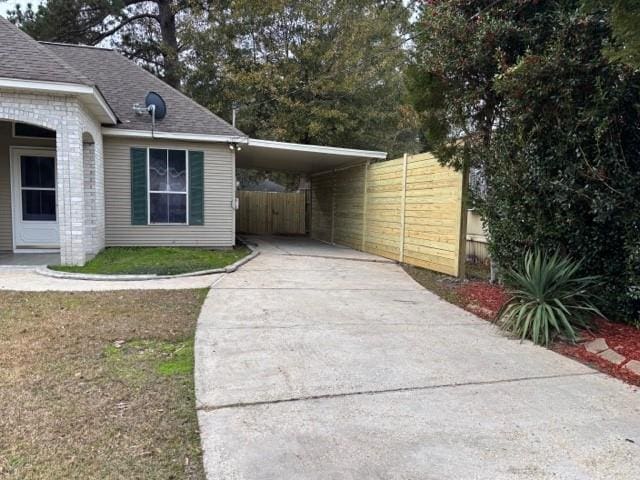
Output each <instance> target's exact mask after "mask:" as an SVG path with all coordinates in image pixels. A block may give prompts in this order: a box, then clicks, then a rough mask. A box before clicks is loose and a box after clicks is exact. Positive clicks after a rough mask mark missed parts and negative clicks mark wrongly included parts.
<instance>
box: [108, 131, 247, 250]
mask: <svg viewBox="0 0 640 480" xmlns="http://www.w3.org/2000/svg"><path fill="white" fill-rule="evenodd" d="M131 147H142V148H146V147H153V148H169V149H183V150H198V151H202V152H204V225H131V173H130V169H131V160H130V158H129V152H130V148H131ZM234 155H235V154H234V152H233V151H231V150H230V149H229V147H228V145H227V144H217V143H194V142H172V141H164V140H156V141H146V140H137V139H127V138H114V137H104V187H105V215H106V218H105V220H106V222H105V223H106V245H107V246H170V245H177V246H203V247H230V246H232V245H234V243H235V210H234V208H233V202H234V198H235V170H234V167H235V156H234Z"/></svg>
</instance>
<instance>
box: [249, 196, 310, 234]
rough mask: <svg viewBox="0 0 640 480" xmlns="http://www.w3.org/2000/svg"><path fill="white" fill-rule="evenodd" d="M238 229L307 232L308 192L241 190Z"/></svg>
mask: <svg viewBox="0 0 640 480" xmlns="http://www.w3.org/2000/svg"><path fill="white" fill-rule="evenodd" d="M237 194H238V200H239V202H240V205H239V208H238V211H237V212H236V231H237V232H238V233H254V234H300V235H304V234H305V233H306V226H305V194H304V193H280V192H249V191H242V190H241V191H239V192H237Z"/></svg>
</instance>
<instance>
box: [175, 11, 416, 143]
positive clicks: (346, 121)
mask: <svg viewBox="0 0 640 480" xmlns="http://www.w3.org/2000/svg"><path fill="white" fill-rule="evenodd" d="M409 13H410V12H409V10H408V9H407V8H406V7H405V6H404V5H403V3H402V1H400V0H357V1H346V0H333V1H326V0H309V1H302V0H270V1H264V0H262V1H256V0H232V1H229V2H225V5H224V6H222V7H220V8H215V9H212V10H210V17H209V21H208V28H206V29H205V30H204V31H201V32H196V34H195V38H194V39H193V45H194V48H193V49H192V50H191V51H190V55H189V59H188V61H189V64H190V65H191V66H192V69H190V71H189V74H188V80H187V83H186V86H187V90H188V91H189V92H190V93H191V94H192V95H193V96H194V98H196V99H197V100H199V101H200V102H201V103H203V104H204V105H207V106H208V107H209V108H210V109H212V110H215V111H219V112H223V113H224V114H225V115H226V116H227V118H228V117H229V113H230V111H231V105H232V104H233V103H234V102H237V103H239V104H240V110H239V113H238V126H239V128H241V129H242V130H243V131H245V132H246V133H248V134H250V135H252V136H256V137H259V138H269V139H275V140H286V141H292V142H300V143H317V144H321V145H334V146H344V147H354V148H367V149H372V148H379V149H384V150H387V151H390V152H391V153H392V154H398V153H402V152H404V151H414V150H415V149H417V148H418V143H417V142H416V132H417V129H416V127H417V124H416V123H415V114H414V112H413V110H412V108H411V107H410V106H408V105H407V104H406V102H405V95H406V91H405V86H404V79H403V70H404V67H405V65H406V60H407V50H406V49H405V48H404V46H405V34H406V32H407V29H408V26H409Z"/></svg>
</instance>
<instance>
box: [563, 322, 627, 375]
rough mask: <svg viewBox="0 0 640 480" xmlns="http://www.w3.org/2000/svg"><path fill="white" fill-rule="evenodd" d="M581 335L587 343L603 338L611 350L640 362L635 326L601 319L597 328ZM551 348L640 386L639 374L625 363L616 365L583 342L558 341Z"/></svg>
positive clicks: (597, 323) (596, 324)
mask: <svg viewBox="0 0 640 480" xmlns="http://www.w3.org/2000/svg"><path fill="white" fill-rule="evenodd" d="M582 337H583V338H584V340H585V342H589V341H591V340H594V339H596V338H604V339H605V341H606V342H607V345H608V346H609V348H611V349H612V350H615V351H616V352H618V353H619V354H620V355H623V356H625V357H626V358H627V359H628V360H638V361H640V330H638V329H637V328H635V327H632V326H630V325H624V324H621V323H613V322H610V321H608V320H604V319H598V320H596V322H595V328H594V330H593V331H584V332H582ZM552 349H553V350H554V351H556V352H558V353H561V354H562V355H565V356H567V357H571V358H575V359H576V360H578V361H580V362H582V363H585V364H587V365H589V366H591V367H593V368H595V369H597V370H600V371H601V372H605V373H608V374H609V375H611V376H614V377H616V378H619V379H621V380H624V381H625V382H627V383H630V384H632V385H637V386H640V375H636V374H634V373H633V372H631V371H629V370H627V369H626V368H624V363H623V364H622V365H614V364H613V363H611V362H608V361H607V360H605V359H603V358H600V357H599V356H598V355H596V354H595V353H591V352H589V351H587V350H586V349H585V348H584V345H583V344H581V343H578V344H575V345H573V344H570V343H565V342H556V343H555V344H554V345H553V346H552Z"/></svg>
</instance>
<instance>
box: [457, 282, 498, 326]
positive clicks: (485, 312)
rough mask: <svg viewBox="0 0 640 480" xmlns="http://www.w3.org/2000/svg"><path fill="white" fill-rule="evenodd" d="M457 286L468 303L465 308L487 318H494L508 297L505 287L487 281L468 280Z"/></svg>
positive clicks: (459, 292)
mask: <svg viewBox="0 0 640 480" xmlns="http://www.w3.org/2000/svg"><path fill="white" fill-rule="evenodd" d="M457 288H458V294H459V295H460V297H461V298H462V299H464V301H465V303H466V304H465V305H464V308H465V309H467V310H469V311H471V312H472V313H475V314H476V315H478V316H479V317H482V318H484V319H485V320H493V319H494V318H495V316H496V314H497V313H498V310H500V307H501V306H502V305H503V304H504V302H506V301H507V298H508V296H507V293H506V292H505V291H504V288H502V287H501V286H500V285H493V284H491V283H487V282H468V283H463V284H460V285H458V287H457Z"/></svg>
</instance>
